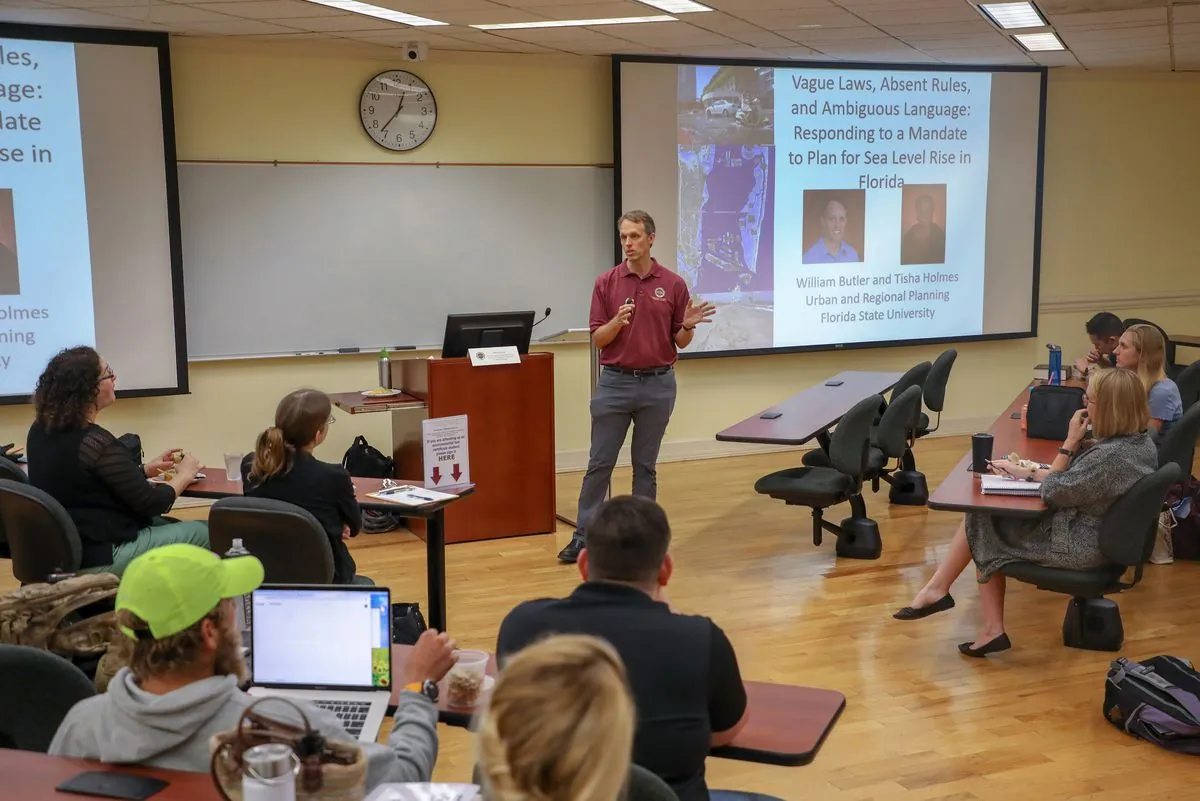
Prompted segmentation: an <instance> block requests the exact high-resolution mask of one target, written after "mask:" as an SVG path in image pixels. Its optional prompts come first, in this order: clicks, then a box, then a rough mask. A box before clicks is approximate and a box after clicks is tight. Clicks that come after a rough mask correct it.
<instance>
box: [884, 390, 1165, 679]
mask: <svg viewBox="0 0 1200 801" xmlns="http://www.w3.org/2000/svg"><path fill="white" fill-rule="evenodd" d="M1149 420H1150V411H1149V407H1148V406H1147V402H1146V389H1145V387H1144V386H1142V383H1141V380H1140V379H1139V378H1138V376H1137V374H1136V373H1134V372H1132V371H1131V370H1125V369H1113V370H1104V371H1102V372H1100V373H1099V374H1097V375H1096V377H1095V378H1094V379H1092V381H1091V382H1090V384H1089V385H1088V390H1087V406H1086V408H1085V409H1080V410H1079V411H1078V412H1076V413H1075V415H1074V417H1072V418H1071V424H1070V427H1069V429H1068V433H1067V438H1066V440H1064V441H1063V445H1062V447H1061V448H1060V449H1059V451H1058V455H1057V456H1055V458H1054V462H1053V463H1052V464H1051V465H1050V467H1049V468H1048V469H1047V468H1038V469H1035V470H1031V469H1029V468H1028V467H1022V466H1020V465H1017V464H1015V463H1012V462H1009V461H1007V460H1004V459H1001V460H997V461H994V462H992V470H993V472H996V473H1000V474H1003V475H1009V476H1011V477H1013V478H1017V479H1029V480H1033V481H1040V482H1041V483H1042V500H1044V501H1045V502H1046V506H1047V511H1046V513H1045V514H1043V515H1041V516H1040V517H1038V518H1035V519H1032V520H1030V519H1023V518H1013V517H1003V516H999V515H988V514H981V513H968V514H967V515H966V516H965V520H964V521H963V522H964V526H963V528H962V529H960V530H959V533H958V534H956V535H955V541H954V542H952V543H951V546H950V554H948V555H947V558H946V560H945V561H944V562H943V567H948V568H953V567H954V563H955V561H956V559H955V552H956V551H957V550H962V549H964V548H969V550H970V556H971V558H972V559H974V561H975V566H976V568H977V569H978V574H979V578H978V581H979V592H980V599H981V601H982V604H983V617H984V623H983V631H982V632H981V633H980V635H979V637H977V638H976V639H975V641H974V642H968V643H962V644H961V645H960V646H959V647H958V648H959V651H961V652H962V653H963V654H964V655H966V656H975V657H982V656H987V655H988V654H991V653H996V652H997V651H1004V650H1007V649H1008V648H1011V647H1012V643H1011V642H1010V641H1009V639H1008V635H1007V634H1005V632H1004V587H1005V578H1004V574H1003V573H1001V572H1000V570H1001V568H1003V567H1004V566H1005V565H1007V564H1011V563H1013V562H1033V563H1034V564H1038V565H1043V566H1045V567H1057V568H1064V569H1067V570H1086V569H1087V568H1091V567H1099V566H1101V565H1103V564H1105V560H1104V556H1103V555H1102V554H1101V553H1100V521H1101V520H1102V519H1103V517H1104V514H1105V512H1106V511H1108V507H1109V506H1111V505H1112V503H1113V501H1115V500H1116V499H1117V498H1119V497H1121V495H1123V494H1124V493H1125V492H1127V491H1128V490H1129V488H1130V487H1132V486H1133V485H1134V484H1135V483H1137V481H1138V479H1140V478H1142V477H1143V476H1146V475H1149V474H1150V473H1153V472H1154V471H1155V469H1157V467H1158V453H1157V451H1156V449H1155V447H1154V443H1153V441H1152V440H1151V439H1150V436H1149V435H1148V434H1147V433H1146V429H1147V426H1148V425H1149ZM1089 422H1090V423H1091V425H1092V432H1093V434H1094V435H1095V437H1096V440H1095V442H1094V443H1092V444H1091V445H1090V447H1087V448H1085V449H1083V450H1081V445H1083V439H1084V433H1085V431H1086V430H1087V425H1088V423H1089ZM943 572H947V573H951V574H952V575H949V576H940V577H939V575H938V574H937V573H935V575H934V578H933V579H931V580H930V583H929V584H928V585H926V587H925V588H924V589H922V591H921V593H918V596H917V598H916V599H914V606H912V607H905V608H904V609H901V610H900V611H899V612H897V613H896V615H895V616H896V617H897V618H899V619H901V620H913V619H917V618H921V617H928V616H929V615H931V614H933V613H935V612H941V611H944V610H946V609H950V608H951V607H953V606H954V599H953V598H951V597H950V593H949V588H950V584H951V583H952V582H953V581H954V578H955V577H957V575H958V572H959V570H958V569H948V570H943V569H942V568H941V567H940V568H939V569H938V573H943ZM922 596H925V599H927V598H928V597H929V596H932V597H933V598H934V599H936V600H932V601H929V602H928V603H926V604H924V605H920V606H917V605H916V604H919V603H920V601H921V600H924V599H923V598H922Z"/></svg>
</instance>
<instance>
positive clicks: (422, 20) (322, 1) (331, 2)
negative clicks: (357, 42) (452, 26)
mask: <svg viewBox="0 0 1200 801" xmlns="http://www.w3.org/2000/svg"><path fill="white" fill-rule="evenodd" d="M308 2H310V3H316V4H317V5H319V6H326V7H328V8H336V9H338V10H339V11H349V12H350V13H352V14H362V15H363V16H366V17H375V18H377V19H386V20H388V21H389V22H399V23H401V24H404V25H412V26H414V27H421V26H428V25H449V23H448V22H438V21H437V20H435V19H428V18H426V17H418V16H416V15H415V14H405V13H404V12H403V11H394V10H392V9H390V8H383V7H382V6H373V5H371V4H370V3H360V2H358V0H308Z"/></svg>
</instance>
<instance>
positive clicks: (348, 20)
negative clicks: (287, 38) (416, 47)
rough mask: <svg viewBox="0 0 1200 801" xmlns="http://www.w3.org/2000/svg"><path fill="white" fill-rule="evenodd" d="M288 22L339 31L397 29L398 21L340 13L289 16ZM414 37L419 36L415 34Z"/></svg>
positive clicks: (299, 26) (293, 25)
mask: <svg viewBox="0 0 1200 801" xmlns="http://www.w3.org/2000/svg"><path fill="white" fill-rule="evenodd" d="M287 24H288V25H289V26H291V27H294V28H298V29H300V30H305V31H318V32H323V33H337V32H339V31H391V30H395V29H396V23H394V22H388V21H387V20H384V19H375V18H374V17H368V16H366V15H365V14H338V15H336V16H332V17H298V18H291V17H289V18H288V21H287ZM414 33H415V31H414ZM414 38H419V37H416V36H414Z"/></svg>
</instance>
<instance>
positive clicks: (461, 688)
mask: <svg viewBox="0 0 1200 801" xmlns="http://www.w3.org/2000/svg"><path fill="white" fill-rule="evenodd" d="M487 665H488V655H487V654H486V653H484V652H483V651H459V652H457V653H456V654H455V655H454V667H452V668H450V673H449V674H447V676H446V703H447V704H449V705H450V706H453V707H457V708H459V709H469V708H471V707H473V706H476V705H478V704H479V696H480V694H481V693H482V692H483V682H484V679H485V678H486V677H487Z"/></svg>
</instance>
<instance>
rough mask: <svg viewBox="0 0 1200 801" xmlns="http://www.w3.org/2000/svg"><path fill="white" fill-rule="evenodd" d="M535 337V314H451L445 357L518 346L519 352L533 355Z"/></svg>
mask: <svg viewBox="0 0 1200 801" xmlns="http://www.w3.org/2000/svg"><path fill="white" fill-rule="evenodd" d="M532 336H533V312H531V311H517V312H487V313H484V314H449V315H447V316H446V336H445V337H444V338H443V339H442V358H443V359H455V358H462V357H464V356H466V355H467V352H468V351H470V350H471V349H472V348H499V347H503V346H505V345H515V346H516V348H517V353H521V354H525V353H529V340H530V338H532Z"/></svg>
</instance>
